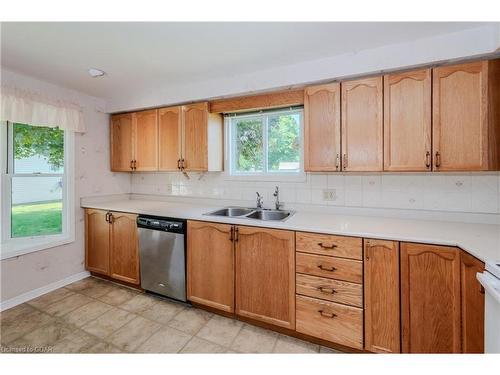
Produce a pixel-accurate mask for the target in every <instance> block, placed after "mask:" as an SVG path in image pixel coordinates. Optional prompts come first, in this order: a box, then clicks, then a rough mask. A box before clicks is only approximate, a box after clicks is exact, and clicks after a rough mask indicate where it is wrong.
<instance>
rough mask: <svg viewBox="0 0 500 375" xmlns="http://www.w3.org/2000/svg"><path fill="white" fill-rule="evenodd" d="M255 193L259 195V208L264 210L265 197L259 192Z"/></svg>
mask: <svg viewBox="0 0 500 375" xmlns="http://www.w3.org/2000/svg"><path fill="white" fill-rule="evenodd" d="M255 193H256V194H257V208H262V205H263V204H264V197H263V196H262V195H260V194H259V192H258V191H256V192H255Z"/></svg>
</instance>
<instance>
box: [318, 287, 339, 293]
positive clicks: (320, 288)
mask: <svg viewBox="0 0 500 375" xmlns="http://www.w3.org/2000/svg"><path fill="white" fill-rule="evenodd" d="M316 289H318V290H319V291H320V292H321V293H326V294H335V293H337V291H336V290H335V289H333V288H329V287H327V286H318V287H317V288H316Z"/></svg>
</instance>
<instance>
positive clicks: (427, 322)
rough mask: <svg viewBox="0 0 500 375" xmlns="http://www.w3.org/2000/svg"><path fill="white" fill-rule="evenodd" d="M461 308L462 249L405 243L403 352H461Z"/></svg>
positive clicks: (403, 245)
mask: <svg viewBox="0 0 500 375" xmlns="http://www.w3.org/2000/svg"><path fill="white" fill-rule="evenodd" d="M460 311H461V301H460V250H459V249H457V248H454V247H446V246H434V245H423V244H415V243H402V244H401V312H402V314H401V319H402V351H403V353H460V352H461V341H462V337H461V312H460Z"/></svg>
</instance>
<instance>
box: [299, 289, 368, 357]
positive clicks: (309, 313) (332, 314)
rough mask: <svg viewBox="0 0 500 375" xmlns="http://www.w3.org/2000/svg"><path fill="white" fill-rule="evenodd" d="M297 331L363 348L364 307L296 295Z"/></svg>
mask: <svg viewBox="0 0 500 375" xmlns="http://www.w3.org/2000/svg"><path fill="white" fill-rule="evenodd" d="M296 330H297V332H300V333H304V334H306V335H310V336H314V337H318V338H320V339H323V340H327V341H332V342H334V343H337V344H341V345H345V346H349V347H351V348H356V349H363V309H360V308H356V307H352V306H347V305H342V304H339V303H334V302H328V301H323V300H319V299H316V298H309V297H304V296H297V318H296Z"/></svg>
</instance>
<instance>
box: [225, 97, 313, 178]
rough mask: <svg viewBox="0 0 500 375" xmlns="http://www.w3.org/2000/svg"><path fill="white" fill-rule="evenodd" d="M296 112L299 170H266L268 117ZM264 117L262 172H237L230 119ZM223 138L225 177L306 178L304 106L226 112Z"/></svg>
mask: <svg viewBox="0 0 500 375" xmlns="http://www.w3.org/2000/svg"><path fill="white" fill-rule="evenodd" d="M282 113H286V114H296V113H299V115H300V124H299V149H300V159H299V163H300V168H299V171H281V172H273V171H268V170H267V169H268V165H267V162H268V153H269V150H268V137H269V134H268V119H269V117H270V116H273V115H276V114H282ZM256 116H262V117H264V119H263V120H264V121H263V130H262V132H263V136H264V137H263V150H264V155H263V166H264V171H262V172H248V173H245V172H237V171H236V170H235V165H234V164H235V161H234V156H235V154H236V142H235V139H234V130H233V126H232V121H231V120H232V119H241V118H248V117H256ZM224 133H225V134H224V138H225V139H226V142H225V152H224V155H225V165H226V166H228V168H225V172H224V174H225V179H226V180H229V181H231V180H233V181H290V182H304V181H306V179H307V176H306V173H305V171H304V107H303V106H300V107H286V108H278V109H269V110H262V111H253V112H244V113H231V114H226V115H225V117H224Z"/></svg>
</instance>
